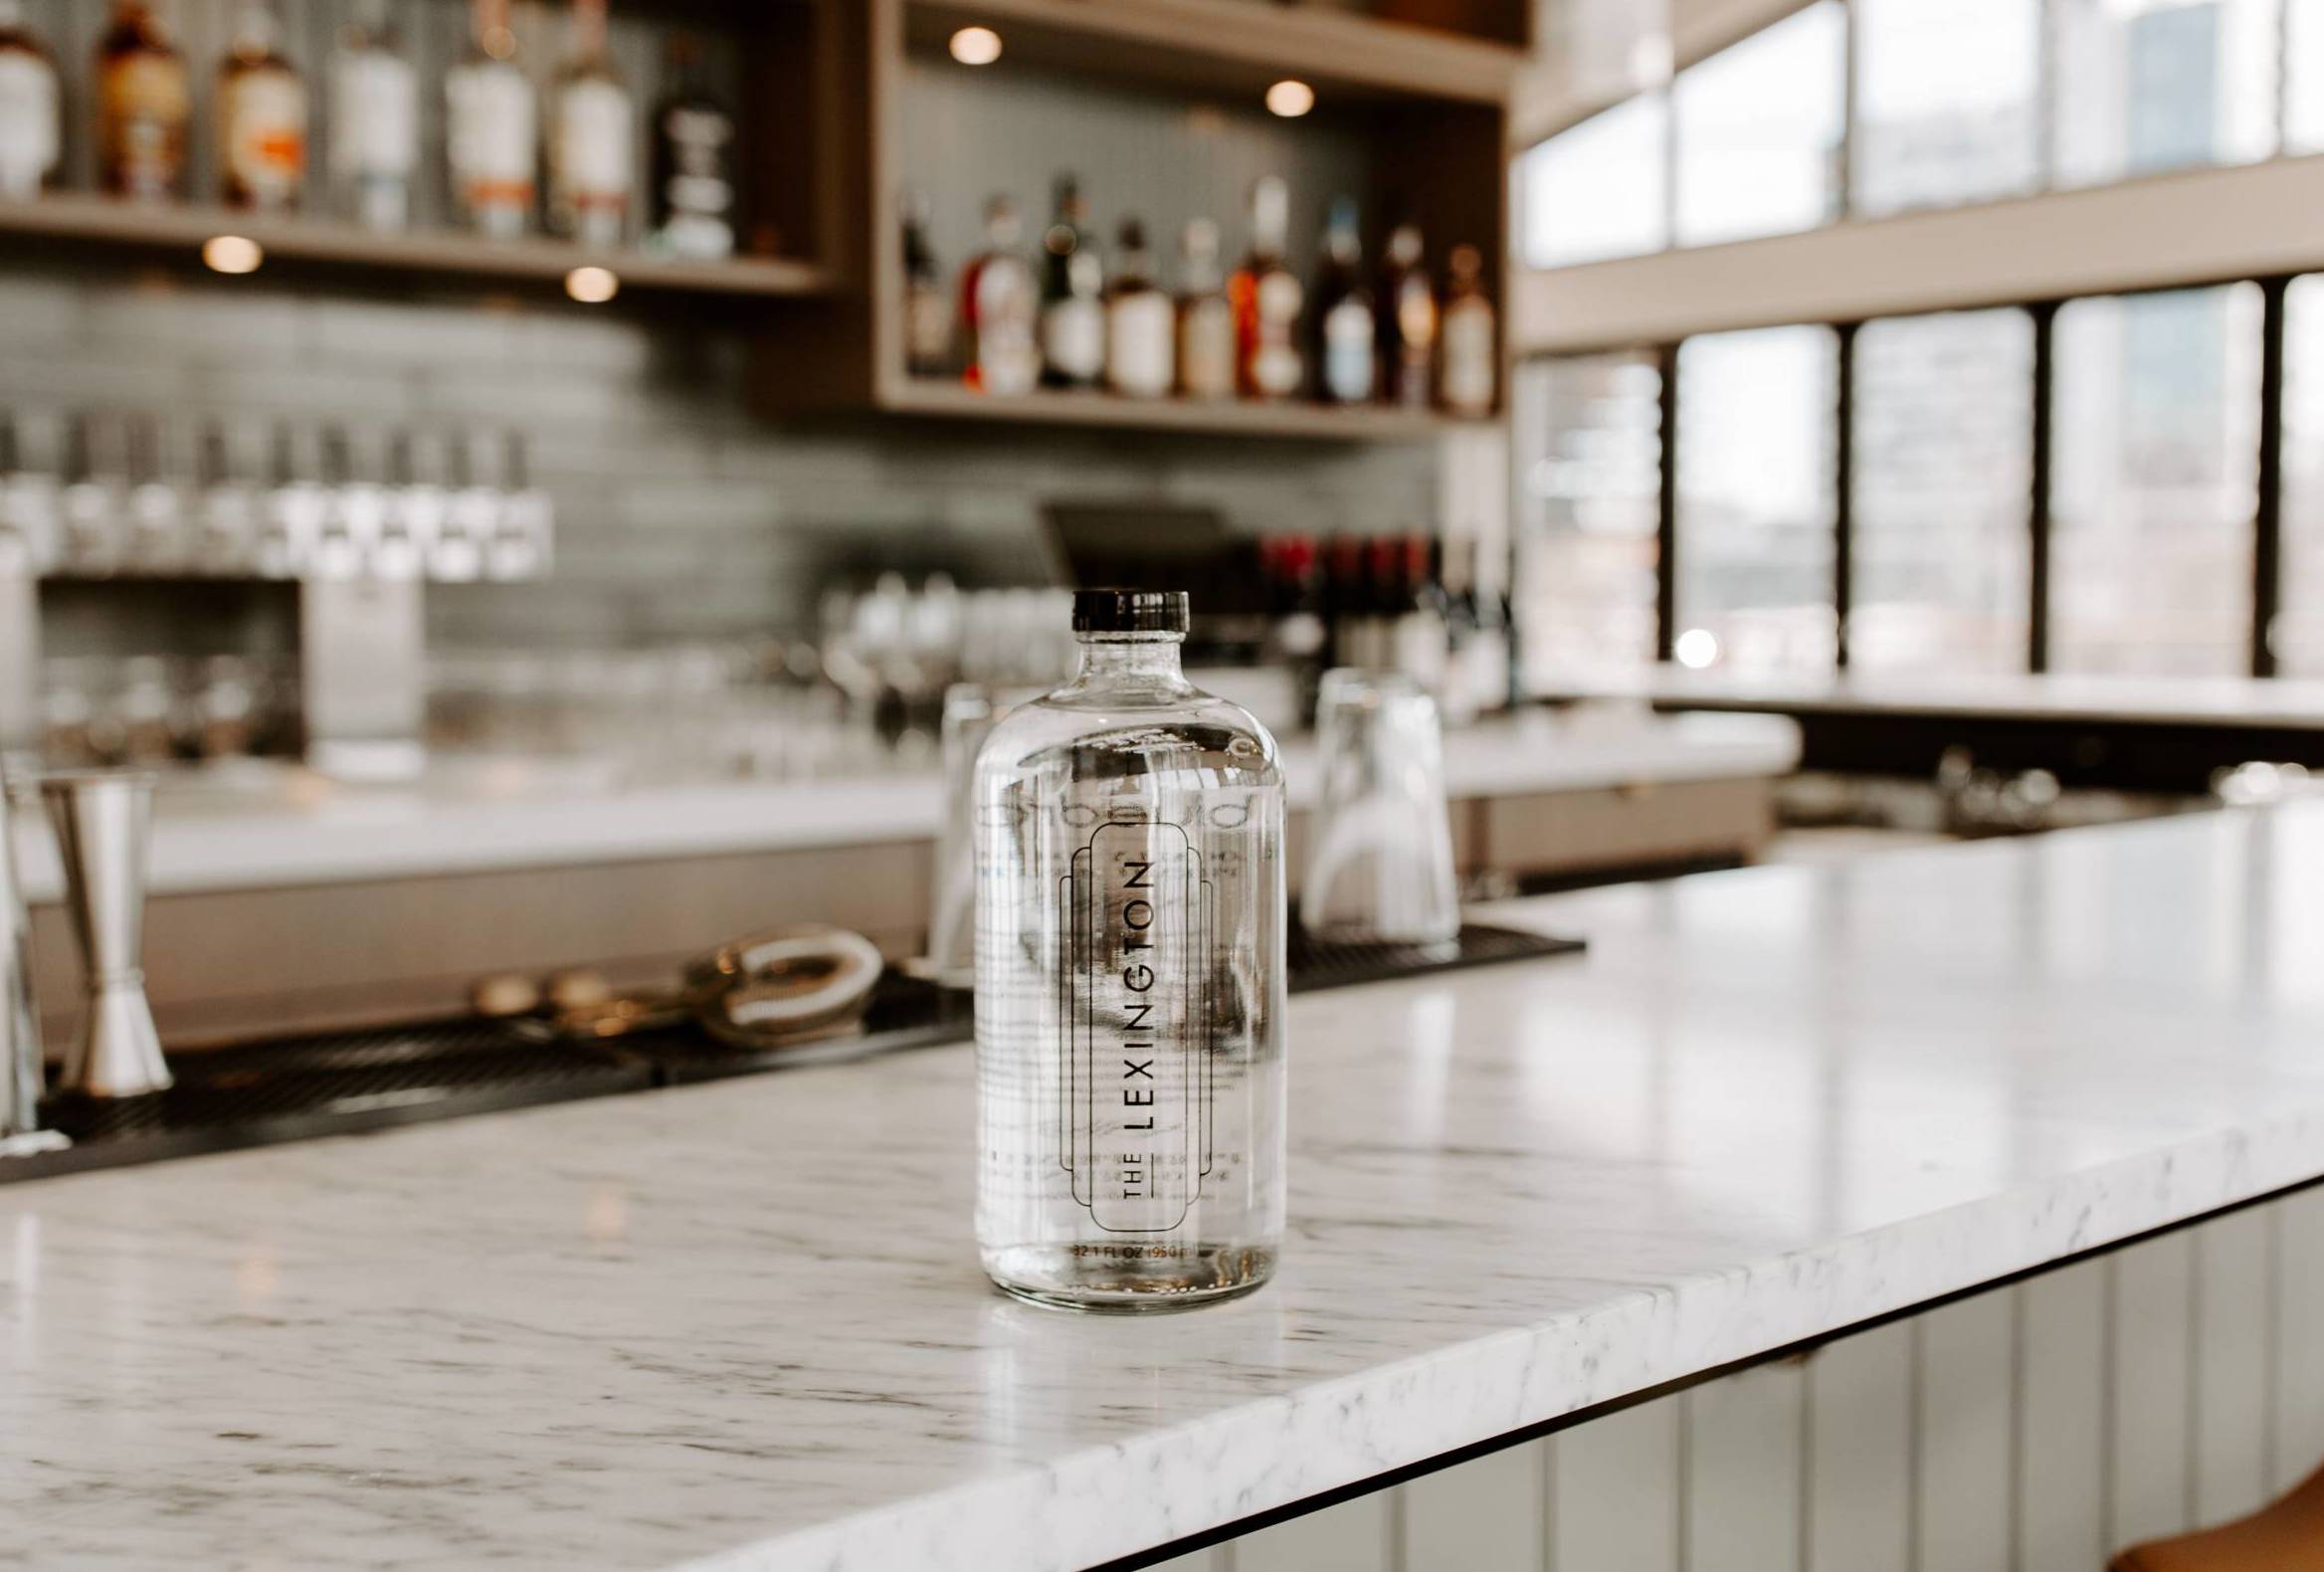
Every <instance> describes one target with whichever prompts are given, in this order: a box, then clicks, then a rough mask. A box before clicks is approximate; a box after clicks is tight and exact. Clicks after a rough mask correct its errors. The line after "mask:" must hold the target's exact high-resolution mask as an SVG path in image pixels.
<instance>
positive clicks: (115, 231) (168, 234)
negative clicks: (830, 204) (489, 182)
mask: <svg viewBox="0 0 2324 1572" xmlns="http://www.w3.org/2000/svg"><path fill="white" fill-rule="evenodd" d="M216 235H242V236H246V237H248V238H249V239H251V240H254V241H257V242H258V243H259V245H261V246H263V247H264V248H265V249H266V252H267V264H268V265H267V268H266V269H265V270H263V271H264V272H271V271H273V269H274V267H275V266H276V265H277V264H283V263H295V264H302V265H310V266H314V267H320V268H332V269H340V270H345V271H349V272H371V273H390V274H400V275H404V276H406V277H415V278H434V279H444V280H470V281H475V280H511V281H530V282H536V283H540V284H544V285H548V286H551V287H561V286H562V284H563V281H564V278H565V275H566V274H567V273H569V272H571V271H572V270H573V269H574V268H577V267H582V266H586V265H596V266H600V267H604V268H608V269H610V270H612V272H613V273H614V274H615V275H616V276H618V277H619V278H620V280H621V282H622V288H623V289H624V290H625V291H632V290H635V291H651V292H662V293H670V294H691V295H736V296H754V295H755V296H769V297H779V296H804V295H830V294H833V293H835V283H834V280H833V279H832V277H831V276H830V274H828V273H827V272H826V271H825V270H824V269H822V268H819V267H817V266H815V265H813V264H810V263H803V262H793V261H786V260H782V259H776V258H766V257H736V258H732V259H729V260H727V261H724V262H698V261H687V260H680V259H675V258H662V257H651V256H647V255H646V254H644V253H642V252H636V251H629V250H614V251H604V250H598V249H593V248H590V247H585V246H579V245H575V244H573V243H571V242H568V241H560V240H550V239H539V238H530V239H524V240H511V241H493V240H483V239H479V238H476V237H474V236H468V235H456V234H440V233H433V232H406V233H401V234H380V233H375V232H373V231H370V230H365V229H359V228H357V227H355V226H353V225H349V224H337V223H331V222H328V221H326V220H320V219H304V218H269V217H262V216H259V215H256V214H250V213H236V212H230V211H228V210H226V209H223V208H216V207H194V206H184V207H180V206H170V207H160V206H139V205H134V204H130V203H124V202H120V201H116V200H113V199H111V198H108V197H99V196H92V195H89V194H87V193H79V192H60V193H55V194H52V195H49V196H45V197H43V198H41V199H40V200H39V201H37V202H0V239H15V240H20V241H45V242H52V243H56V244H59V245H66V246H83V247H97V248H106V249H113V250H120V251H128V252H142V253H147V254H150V255H153V256H156V257H158V258H161V259H163V260H166V261H170V262H177V263H182V264H184V265H185V266H189V267H199V266H200V265H201V247H202V243H203V242H204V241H206V240H209V239H210V238H211V237H213V236H216Z"/></svg>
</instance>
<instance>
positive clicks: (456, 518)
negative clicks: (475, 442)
mask: <svg viewBox="0 0 2324 1572" xmlns="http://www.w3.org/2000/svg"><path fill="white" fill-rule="evenodd" d="M445 452H446V474H445V481H444V491H445V495H444V522H443V526H442V527H441V528H440V529H439V530H438V531H437V535H436V549H435V550H434V551H432V552H431V553H429V557H428V576H429V577H430V578H436V579H443V580H445V581H446V582H447V583H453V584H466V583H469V582H470V581H472V580H475V579H479V578H482V577H484V557H485V554H486V553H487V552H488V551H489V550H490V548H491V543H492V537H493V536H494V535H496V534H498V533H499V529H500V493H499V492H498V491H495V490H493V489H492V488H491V487H489V486H486V485H484V484H483V483H482V482H481V481H480V480H479V479H478V476H477V473H476V462H475V457H474V455H473V454H472V452H471V451H470V447H469V437H468V434H467V433H466V432H454V433H453V434H452V435H451V436H450V438H448V439H447V443H446V450H445Z"/></svg>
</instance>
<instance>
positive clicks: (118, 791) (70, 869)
mask: <svg viewBox="0 0 2324 1572" xmlns="http://www.w3.org/2000/svg"><path fill="white" fill-rule="evenodd" d="M41 795H42V796H43V797H44V798H45V799H46V800H47V802H48V808H49V822H50V823H51V824H53V825H54V826H56V830H57V850H58V853H59V855H60V856H61V857H62V858H63V859H64V863H65V888H66V893H67V896H68V898H69V899H70V900H71V902H72V908H73V932H74V935H75V936H76V937H77V938H79V939H80V941H81V957H82V960H83V961H84V962H86V963H87V965H88V969H89V1013H88V1015H87V1016H86V1017H85V1018H84V1019H83V1021H82V1023H81V1035H80V1037H79V1038H78V1039H76V1040H75V1042H74V1044H73V1052H72V1053H71V1054H70V1055H69V1056H67V1058H66V1060H65V1074H64V1079H63V1080H62V1081H60V1082H59V1085H58V1090H59V1091H60V1092H68V1093H77V1094H79V1095H82V1096H88V1097H134V1096H140V1095H142V1094H144V1093H145V1092H148V1091H160V1090H163V1089H165V1088H166V1087H167V1086H168V1085H169V1067H168V1066H167V1065H165V1064H164V1063H163V1062H162V1058H161V1034H160V1033H159V1032H157V1031H155V1030H154V1027H153V1007H152V1006H151V1005H149V1004H147V1003H146V1002H145V972H144V969H143V965H144V957H143V948H144V936H145V845H146V841H147V839H148V833H149V832H150V830H151V829H152V824H153V777H152V776H150V775H138V774H129V773H111V772H92V773H89V774H67V775H52V776H49V777H48V778H46V779H44V780H43V781H42V782H41Z"/></svg>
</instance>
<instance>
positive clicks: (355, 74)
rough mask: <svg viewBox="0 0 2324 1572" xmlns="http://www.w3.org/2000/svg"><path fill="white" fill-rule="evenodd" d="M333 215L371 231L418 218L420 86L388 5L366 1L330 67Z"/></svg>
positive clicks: (344, 32)
mask: <svg viewBox="0 0 2324 1572" xmlns="http://www.w3.org/2000/svg"><path fill="white" fill-rule="evenodd" d="M330 133H331V134H330V177H331V195H330V202H331V211H332V212H333V214H334V215H336V216H337V217H339V218H342V219H347V220H350V221H352V222H354V223H357V224H361V225H362V226H363V227H364V228H366V229H375V230H399V229H403V228H405V227H406V226H407V225H409V224H410V223H411V221H412V180H413V176H414V174H415V173H416V172H417V170H418V168H419V163H420V87H419V79H418V78H417V77H416V76H414V75H413V72H412V64H411V62H410V61H408V60H406V59H405V58H404V54H403V50H402V47H401V44H400V41H399V40H398V39H397V37H396V35H395V32H394V29H393V25H392V22H391V20H390V18H389V16H388V11H387V3H386V0H361V3H360V4H358V5H356V6H355V7H354V9H353V13H352V15H351V16H350V17H349V19H348V21H347V25H346V26H345V27H343V28H341V29H340V31H339V40H338V48H337V50H336V51H335V52H334V53H333V54H332V56H331V70H330Z"/></svg>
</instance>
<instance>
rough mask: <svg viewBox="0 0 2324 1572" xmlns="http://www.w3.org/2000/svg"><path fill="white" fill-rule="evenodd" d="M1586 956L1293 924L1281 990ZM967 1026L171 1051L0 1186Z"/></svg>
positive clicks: (457, 1028) (461, 1028)
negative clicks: (150, 1090)
mask: <svg viewBox="0 0 2324 1572" xmlns="http://www.w3.org/2000/svg"><path fill="white" fill-rule="evenodd" d="M1582 947H1583V946H1582V944H1581V942H1580V941H1579V940H1576V939H1565V938H1553V937H1550V936H1548V935H1544V934H1539V933H1528V932H1524V931H1522V930H1519V929H1515V928H1499V927H1491V926H1487V925H1485V924H1482V923H1469V924H1467V925H1465V926H1463V927H1462V928H1461V930H1460V937H1459V939H1458V940H1457V941H1456V942H1454V943H1452V944H1449V945H1445V946H1442V947H1424V946H1415V945H1399V944H1319V943H1317V942H1315V941H1314V940H1312V939H1309V938H1308V937H1307V936H1306V934H1305V933H1304V932H1302V931H1301V930H1300V929H1299V928H1298V926H1297V925H1296V924H1295V923H1294V924H1293V926H1292V927H1291V930H1290V936H1289V940H1288V951H1289V957H1288V958H1289V961H1290V984H1289V987H1290V991H1291V992H1292V993H1313V992H1316V991H1319V990H1321V989H1325V988H1345V987H1351V986H1354V985H1355V984H1358V983H1370V982H1388V981H1393V980H1395V979H1397V978H1404V977H1421V976H1427V975H1430V974H1432V973H1435V972H1442V971H1457V970H1460V969H1463V968H1466V967H1471V966H1489V965H1493V964H1496V963H1499V962H1503V961H1517V960H1531V959H1536V958H1539V957H1541V956H1547V955H1564V954H1570V953H1572V952H1573V951H1576V950H1579V949H1581V948H1582ZM975 1029H976V1022H975V1014H974V1009H973V1007H972V1004H971V1000H970V997H969V995H968V994H967V993H965V992H963V991H960V990H957V989H948V988H943V987H940V986H938V985H937V984H935V983H932V982H926V981H923V980H921V979H918V978H914V977H907V976H905V975H904V974H903V973H901V972H895V971H890V972H889V973H887V975H886V976H884V977H882V978H881V979H880V981H879V986H878V989H877V991H876V992H874V993H873V995H872V1005H871V1008H870V1009H869V1010H868V1011H866V1013H865V1016H864V1019H863V1021H862V1022H860V1023H859V1024H857V1025H856V1026H854V1027H852V1028H850V1029H848V1030H847V1031H845V1032H841V1033H835V1034H833V1035H832V1036H830V1037H825V1038H818V1039H812V1040H810V1041H807V1042H803V1043H798V1044H795V1045H793V1046H790V1047H787V1048H781V1049H761V1050H750V1049H737V1048H733V1047H730V1046H728V1045H726V1044H723V1043H720V1042H718V1041H717V1040H716V1039H714V1038H712V1037H710V1036H709V1035H708V1034H707V1033H705V1032H702V1031H699V1030H696V1029H694V1028H692V1027H673V1028H669V1029H665V1030H656V1031H648V1032H639V1033H635V1034H633V1035H631V1036H629V1037H623V1038H616V1039H611V1040H609V1041H607V1042H604V1043H576V1042H571V1041H567V1040H564V1039H559V1038H551V1037H548V1036H545V1035H544V1034H543V1033H542V1031H541V1030H540V1029H539V1028H538V1026H537V1025H536V1024H529V1023H509V1022H495V1021H450V1022H434V1023H427V1024H422V1025H416V1026H410V1027H398V1028H390V1029H385V1030H379V1031H369V1032H341V1033H332V1034H329V1035H324V1036H309V1037H290V1038H281V1039H276V1040H272V1041H267V1042H256V1043H244V1044H238V1045H236V1046H234V1047H232V1048H221V1049H212V1050H209V1051H207V1052H200V1053H190V1054H181V1055H172V1056H171V1057H170V1071H171V1073H172V1074H173V1075H174V1076H176V1078H177V1083H176V1084H175V1085H173V1086H172V1087H170V1089H169V1090H167V1091H164V1092H161V1093H158V1094H157V1095H154V1096H150V1097H130V1098H122V1099H118V1100H111V1101H101V1102H98V1101H86V1100H82V1101H66V1102H59V1103H57V1104H56V1105H55V1106H54V1107H52V1109H51V1110H50V1122H51V1124H53V1125H54V1126H55V1127H56V1128H58V1129H60V1130H62V1131H63V1132H64V1133H66V1134H67V1135H70V1136H71V1137H72V1138H73V1144H72V1145H71V1146H68V1147H66V1148H65V1149H64V1150H62V1151H55V1152H39V1153H34V1154H30V1155H26V1156H19V1157H6V1158H0V1184H7V1183H10V1182H12V1181H15V1180H20V1179H38V1178H43V1177H46V1176H48V1175H50V1174H65V1173H76V1172H80V1171H83V1170H87V1169H93V1168H117V1167H124V1166H127V1165H129V1164H132V1163H147V1162H158V1161H161V1160H163V1159H165V1158H173V1157H192V1156H198V1155H200V1154H202V1153H205V1152H222V1151H233V1150H236V1149H238V1148H241V1147H247V1146H270V1145H274V1144H276V1143H278V1142H282V1141H298V1140H312V1139H314V1138H316V1137H319V1136H324V1135H348V1134H354V1133H356V1132H359V1131H363V1130H376V1129H385V1128H388V1127H390V1126H393V1125H399V1124H417V1123H421V1122H423V1121H426V1120H431V1119H449V1118H458V1117H461V1116H463V1115H466V1114H472V1113H495V1112H499V1111H501V1110H503V1109H507V1108H520V1107H529V1106H533V1105H535V1104H539V1103H548V1102H564V1101H568V1100H571V1099H573V1098H576V1097H601V1096H610V1095H612V1094H613V1093H615V1092H623V1091H644V1090H646V1089H648V1088H649V1087H653V1086H670V1085H687V1084H692V1083H694V1082H698V1081H718V1080H723V1079H725V1078H728V1077H732V1076H751V1075H760V1074H763V1073H765V1072H768V1071H775V1070H790V1069H796V1068H799V1067H803V1066H807V1065H828V1064H833V1063H836V1062H841V1061H846V1060H854V1059H868V1058H871V1057H872V1056H874V1055H879V1054H894V1053H902V1052H905V1051H907V1050H911V1049H920V1048H933V1047H936V1046H938V1045H940V1044H944V1043H960V1042H965V1041H967V1040H968V1038H969V1037H971V1036H972V1035H973V1034H974V1032H975Z"/></svg>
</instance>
